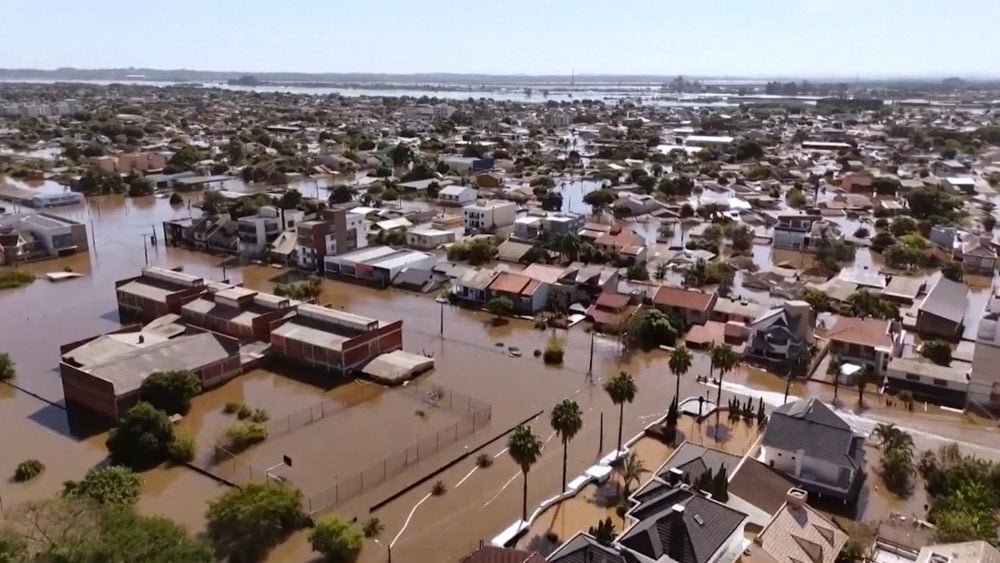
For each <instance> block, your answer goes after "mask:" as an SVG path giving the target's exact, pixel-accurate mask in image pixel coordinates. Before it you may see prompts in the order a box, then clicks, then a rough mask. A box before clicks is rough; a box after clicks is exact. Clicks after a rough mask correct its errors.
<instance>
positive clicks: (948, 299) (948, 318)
mask: <svg viewBox="0 0 1000 563" xmlns="http://www.w3.org/2000/svg"><path fill="white" fill-rule="evenodd" d="M968 307H969V288H968V287H967V286H966V285H965V284H964V283H960V282H954V281H951V280H949V279H948V278H945V277H944V276H942V277H941V278H939V279H938V281H937V283H936V284H934V287H932V288H931V289H930V291H928V292H927V295H926V296H924V299H923V300H922V301H921V302H920V304H919V305H917V332H918V333H920V334H921V335H925V336H931V337H934V336H940V337H943V338H946V339H948V340H953V341H958V340H959V339H960V338H961V336H962V330H963V321H964V320H965V311H966V309H968Z"/></svg>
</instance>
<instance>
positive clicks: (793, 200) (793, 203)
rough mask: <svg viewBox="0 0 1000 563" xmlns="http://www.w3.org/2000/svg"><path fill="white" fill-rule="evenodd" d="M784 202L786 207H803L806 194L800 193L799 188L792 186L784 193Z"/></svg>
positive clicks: (805, 201)
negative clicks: (786, 204)
mask: <svg viewBox="0 0 1000 563" xmlns="http://www.w3.org/2000/svg"><path fill="white" fill-rule="evenodd" d="M785 202H786V203H788V207H793V208H798V207H803V206H804V205H805V204H806V203H807V200H806V195H805V194H804V193H802V190H801V189H799V188H792V189H790V190H788V193H787V194H785Z"/></svg>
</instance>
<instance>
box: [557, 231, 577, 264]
mask: <svg viewBox="0 0 1000 563" xmlns="http://www.w3.org/2000/svg"><path fill="white" fill-rule="evenodd" d="M559 254H562V255H563V256H564V257H566V258H569V259H570V260H576V258H577V257H578V256H579V255H580V236H579V235H577V234H576V233H564V234H563V235H561V236H560V237H559Z"/></svg>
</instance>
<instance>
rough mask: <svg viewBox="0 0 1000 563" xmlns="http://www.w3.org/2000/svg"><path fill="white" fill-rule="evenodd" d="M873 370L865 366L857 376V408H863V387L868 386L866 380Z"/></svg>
mask: <svg viewBox="0 0 1000 563" xmlns="http://www.w3.org/2000/svg"><path fill="white" fill-rule="evenodd" d="M873 372H874V370H873V369H872V367H871V366H869V365H866V366H865V368H864V369H863V370H861V373H860V374H858V408H859V409H863V408H864V407H865V387H867V386H868V380H869V378H870V377H871V376H872V373H873Z"/></svg>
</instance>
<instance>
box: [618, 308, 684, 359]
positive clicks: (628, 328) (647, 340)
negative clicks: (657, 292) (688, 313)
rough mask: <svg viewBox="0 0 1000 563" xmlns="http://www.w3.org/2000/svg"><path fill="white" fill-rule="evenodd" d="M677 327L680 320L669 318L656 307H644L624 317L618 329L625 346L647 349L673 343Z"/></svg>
mask: <svg viewBox="0 0 1000 563" xmlns="http://www.w3.org/2000/svg"><path fill="white" fill-rule="evenodd" d="M675 323H677V324H676V325H675ZM678 328H680V322H679V321H677V320H676V319H674V320H671V317H669V316H668V315H667V314H666V313H664V312H662V311H660V310H658V309H644V310H642V311H640V312H638V313H636V314H635V315H632V316H631V317H630V318H628V319H626V320H625V321H624V323H623V324H622V325H621V326H620V327H618V331H619V333H620V334H622V339H623V341H624V343H625V345H626V346H628V347H632V346H638V347H640V348H642V349H643V350H649V349H651V348H655V347H657V346H660V345H666V346H671V345H673V344H674V342H675V341H676V339H677V332H678Z"/></svg>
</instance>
